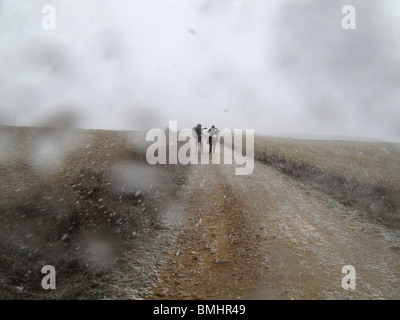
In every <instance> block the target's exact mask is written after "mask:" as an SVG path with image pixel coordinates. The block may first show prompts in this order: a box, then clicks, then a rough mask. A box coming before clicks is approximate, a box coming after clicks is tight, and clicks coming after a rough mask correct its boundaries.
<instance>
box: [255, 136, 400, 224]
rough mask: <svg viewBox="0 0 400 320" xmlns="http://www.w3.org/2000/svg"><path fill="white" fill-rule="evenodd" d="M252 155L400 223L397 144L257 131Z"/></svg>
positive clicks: (399, 151) (399, 153)
mask: <svg viewBox="0 0 400 320" xmlns="http://www.w3.org/2000/svg"><path fill="white" fill-rule="evenodd" d="M255 158H256V160H259V161H261V162H264V163H266V164H268V165H271V166H273V167H275V168H277V169H278V170H280V171H281V172H283V173H285V174H288V175H290V176H292V177H294V178H297V179H300V180H302V181H304V182H307V183H309V184H312V185H313V186H315V187H317V188H319V189H321V190H322V191H324V192H326V193H328V194H330V195H332V196H334V197H336V198H337V199H339V200H340V201H342V202H343V203H345V204H347V205H351V206H354V207H357V208H359V209H362V210H363V211H365V212H366V213H368V214H369V216H371V217H373V218H376V219H377V220H380V221H382V222H383V223H384V224H386V225H388V226H390V227H394V228H400V144H396V143H385V142H365V141H328V140H297V139H291V138H275V137H264V136H258V137H256V140H255Z"/></svg>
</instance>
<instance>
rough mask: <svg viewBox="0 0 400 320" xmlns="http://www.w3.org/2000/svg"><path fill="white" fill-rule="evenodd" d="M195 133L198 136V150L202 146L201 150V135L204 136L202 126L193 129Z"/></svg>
mask: <svg viewBox="0 0 400 320" xmlns="http://www.w3.org/2000/svg"><path fill="white" fill-rule="evenodd" d="M193 131H194V132H195V134H196V135H197V144H196V146H197V148H198V147H199V145H200V148H201V134H202V131H203V130H202V129H201V124H200V123H199V124H198V125H197V126H196V127H193Z"/></svg>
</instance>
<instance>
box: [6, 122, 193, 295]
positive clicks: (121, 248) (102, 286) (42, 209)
mask: <svg viewBox="0 0 400 320" xmlns="http://www.w3.org/2000/svg"><path fill="white" fill-rule="evenodd" d="M0 129H1V131H0V137H1V140H0V151H1V158H0V160H1V161H0V179H1V182H2V183H1V185H0V194H1V198H0V213H1V214H0V275H1V277H0V299H104V298H133V299H137V298H140V297H142V296H143V295H145V294H146V291H145V289H144V288H147V287H149V285H150V283H151V276H152V275H154V270H155V269H156V267H157V265H159V264H160V263H161V262H162V255H163V250H165V248H167V247H168V246H169V242H170V241H171V237H172V236H171V234H173V228H174V226H173V223H174V222H176V221H172V222H171V221H165V220H164V218H163V217H162V213H163V212H164V211H165V209H166V208H167V206H168V202H169V201H172V200H174V199H177V197H178V196H179V193H178V192H177V191H179V190H180V185H181V183H180V181H181V179H183V178H182V177H183V176H184V174H185V168H181V167H180V166H164V167H163V168H162V169H161V168H152V167H150V166H149V165H147V162H146V161H145V150H146V148H145V146H144V145H143V136H141V135H140V134H139V133H135V132H117V131H102V130H67V129H65V130H64V129H47V128H9V127H2V128H0ZM138 141H139V142H138ZM133 181H134V182H133ZM171 185H173V187H172V188H171V187H170V186H171ZM169 219H171V217H169ZM178 222H179V221H177V223H178ZM45 265H53V266H54V267H55V268H56V270H57V290H50V291H46V290H43V289H42V287H41V280H42V278H43V277H44V274H42V273H41V269H42V267H43V266H45ZM127 269H129V270H130V272H129V275H130V276H128V275H127V274H126V272H125V271H126V270H127ZM132 274H133V275H132ZM124 281H129V284H130V285H129V290H127V289H126V288H123V289H121V288H119V285H120V284H121V283H123V282H124ZM114 283H115V285H114Z"/></svg>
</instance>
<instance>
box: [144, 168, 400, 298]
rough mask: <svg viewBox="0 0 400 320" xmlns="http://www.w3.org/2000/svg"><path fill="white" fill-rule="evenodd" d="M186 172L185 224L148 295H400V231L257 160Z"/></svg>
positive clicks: (370, 296) (394, 296) (287, 296)
mask: <svg viewBox="0 0 400 320" xmlns="http://www.w3.org/2000/svg"><path fill="white" fill-rule="evenodd" d="M192 170H193V172H192V173H193V174H192V178H191V180H190V181H189V183H190V186H189V187H190V191H189V200H188V203H187V208H186V213H187V217H188V220H187V222H186V223H185V224H184V227H183V230H182V231H181V233H180V234H179V235H178V238H177V241H176V243H175V246H174V248H173V249H172V250H171V251H170V253H169V255H168V257H167V259H166V263H165V264H164V266H163V268H162V270H161V271H160V273H159V275H158V279H159V281H158V282H157V284H156V285H155V288H153V292H154V295H153V296H150V297H149V298H150V299H382V298H383V299H399V298H400V250H399V249H400V238H399V235H398V234H397V235H396V233H394V232H393V231H390V230H388V229H386V228H384V227H381V226H377V225H375V224H373V223H371V222H368V221H367V220H366V219H364V218H363V216H362V213H360V212H357V211H354V210H351V209H350V208H348V207H345V206H343V205H341V204H339V203H338V202H336V201H334V200H332V199H331V198H329V197H327V196H325V195H323V194H320V193H318V192H316V191H314V190H312V189H309V188H307V187H305V186H303V185H301V184H299V183H297V182H296V181H295V180H293V179H291V178H289V177H287V176H284V175H282V174H280V173H278V172H277V171H275V170H273V169H271V168H270V167H267V166H265V165H262V164H256V166H255V169H254V172H253V174H252V175H251V176H235V175H234V169H233V166H232V165H230V166H229V165H197V166H193V168H192ZM345 265H352V266H354V267H355V270H356V289H355V290H344V289H343V288H342V286H341V284H342V278H343V277H344V276H345V274H342V273H341V272H342V267H343V266H345Z"/></svg>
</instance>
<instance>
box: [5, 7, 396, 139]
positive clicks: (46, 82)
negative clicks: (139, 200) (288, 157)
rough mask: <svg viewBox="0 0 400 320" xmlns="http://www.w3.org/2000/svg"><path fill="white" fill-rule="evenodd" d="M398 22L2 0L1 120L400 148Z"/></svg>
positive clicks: (327, 14) (392, 16)
mask: <svg viewBox="0 0 400 320" xmlns="http://www.w3.org/2000/svg"><path fill="white" fill-rule="evenodd" d="M397 2H398V1H397ZM346 4H351V5H353V6H354V7H355V9H356V14H357V16H356V19H357V20H356V28H357V29H356V30H344V29H343V28H342V24H341V21H342V18H343V17H344V15H343V14H342V12H341V11H342V7H343V6H344V5H346ZM45 5H53V6H54V8H55V9H56V29H54V30H45V29H43V28H42V19H43V18H44V17H45V14H43V13H42V12H41V11H42V8H43V6H45ZM399 18H400V10H399V4H398V3H396V0H393V1H392V0H379V1H378V0H374V1H372V0H348V1H340V0H304V1H295V0H247V1H246V0H170V1H168V0H153V1H149V0H130V1H128V0H125V1H117V0H55V1H50V0H48V1H41V0H36V1H31V0H0V124H5V125H14V124H15V123H16V124H17V125H20V126H36V125H52V124H54V123H57V122H63V121H64V122H65V124H67V125H72V126H74V127H80V128H98V129H128V130H130V129H144V130H147V129H150V128H164V127H166V126H168V121H169V120H177V121H178V125H179V128H187V127H189V128H191V127H193V126H194V125H196V124H197V123H201V124H203V126H205V127H209V126H211V125H212V124H214V125H216V126H217V127H219V128H221V129H222V128H230V129H235V128H238V129H255V130H256V132H258V133H266V134H275V133H282V132H290V133H292V132H294V133H309V134H333V135H342V136H352V137H367V138H377V139H384V140H395V141H400V90H399V88H398V86H399V83H400V54H399V52H400V45H399V44H400V24H399V22H398V21H400V19H399Z"/></svg>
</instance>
